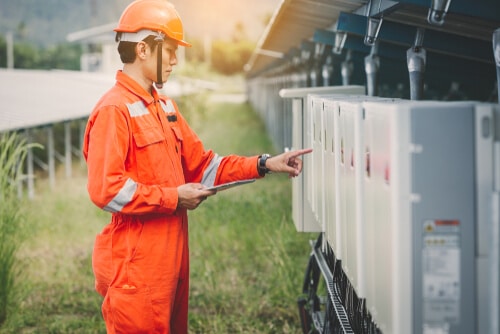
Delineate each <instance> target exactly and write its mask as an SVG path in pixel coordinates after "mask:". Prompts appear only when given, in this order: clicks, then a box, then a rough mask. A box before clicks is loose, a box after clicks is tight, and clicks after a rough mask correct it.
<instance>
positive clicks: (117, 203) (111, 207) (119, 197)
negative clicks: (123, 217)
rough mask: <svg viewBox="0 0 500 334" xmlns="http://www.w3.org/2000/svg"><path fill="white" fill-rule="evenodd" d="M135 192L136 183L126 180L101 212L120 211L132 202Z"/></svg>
mask: <svg viewBox="0 0 500 334" xmlns="http://www.w3.org/2000/svg"><path fill="white" fill-rule="evenodd" d="M136 190H137V183H136V182H135V181H134V180H132V179H128V180H127V181H126V182H125V184H124V185H123V187H122V188H121V189H120V191H119V192H118V194H116V196H115V197H114V198H113V199H112V200H111V202H109V203H108V204H107V205H106V206H105V207H104V208H103V210H106V211H109V212H119V211H121V210H122V209H123V207H124V206H125V205H127V203H129V202H130V201H131V200H132V197H133V196H134V194H135V191H136Z"/></svg>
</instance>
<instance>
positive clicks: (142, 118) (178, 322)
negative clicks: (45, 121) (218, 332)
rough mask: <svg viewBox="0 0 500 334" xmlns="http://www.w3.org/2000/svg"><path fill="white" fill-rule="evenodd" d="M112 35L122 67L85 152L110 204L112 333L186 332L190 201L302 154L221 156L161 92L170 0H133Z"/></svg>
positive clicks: (101, 267) (170, 53) (177, 39)
mask: <svg viewBox="0 0 500 334" xmlns="http://www.w3.org/2000/svg"><path fill="white" fill-rule="evenodd" d="M115 31H116V32H117V36H116V39H117V41H118V42H119V44H118V51H119V53H120V57H121V60H122V62H123V63H124V65H123V69H122V70H121V71H118V72H117V75H116V84H115V86H114V87H112V88H111V89H110V90H109V91H108V92H107V93H106V94H105V95H104V96H103V97H102V98H101V99H100V101H99V102H98V103H97V105H96V107H95V109H94V111H93V112H92V114H91V115H90V118H89V120H88V124H87V128H86V131H85V140H84V147H83V154H84V156H85V159H86V161H87V166H88V191H89V195H90V198H91V200H92V201H93V202H94V203H95V204H96V205H97V206H98V207H100V208H102V209H104V210H106V211H109V212H111V213H112V218H111V222H110V224H108V225H107V226H106V227H105V228H104V229H103V231H102V232H101V233H100V234H99V235H97V237H96V241H95V246H94V253H93V269H94V275H95V284H96V290H97V291H98V292H99V293H100V294H101V295H102V296H103V297H104V301H103V305H102V313H103V317H104V320H105V322H106V329H107V332H108V333H175V334H184V333H187V313H188V290H189V254H188V226H187V210H192V209H195V208H197V207H198V206H199V205H200V203H201V202H202V201H203V200H205V199H206V198H207V197H208V196H211V195H214V194H215V191H213V190H208V187H209V186H212V185H217V184H222V183H226V182H231V181H236V180H245V179H252V178H260V177H263V176H264V175H265V174H266V173H267V172H269V171H272V172H284V173H288V174H289V175H290V176H291V177H294V176H297V175H298V174H299V173H300V172H301V169H302V161H301V160H300V159H299V158H298V156H300V155H302V154H305V153H309V152H311V150H299V151H294V152H287V153H283V154H280V155H278V156H275V157H270V156H269V155H261V156H259V157H257V156H254V157H242V156H236V155H230V156H226V157H221V156H218V155H217V154H215V153H214V152H213V151H211V150H205V149H204V147H203V144H202V143H201V141H200V139H199V138H198V137H197V135H196V134H195V133H194V132H193V131H192V130H191V128H190V127H189V126H188V124H187V123H186V121H185V119H184V118H183V116H182V114H181V113H179V111H178V108H177V106H176V104H175V102H174V101H173V100H171V99H170V98H168V97H166V96H161V95H159V94H158V92H157V90H156V89H155V87H154V86H153V83H155V85H156V87H161V86H162V84H163V83H164V82H166V81H167V79H168V77H169V75H170V73H171V71H172V68H173V66H174V65H176V64H177V57H176V50H177V47H178V46H179V45H180V46H190V44H189V43H188V42H186V41H184V39H183V38H184V37H183V27H182V22H181V20H180V18H179V16H178V14H177V12H176V10H175V9H174V7H173V6H172V5H171V4H170V3H169V2H167V1H166V0H137V1H134V2H133V3H131V4H130V5H129V6H128V7H127V8H126V9H125V11H124V12H123V14H122V16H121V18H120V21H119V24H118V27H117V28H116V29H115Z"/></svg>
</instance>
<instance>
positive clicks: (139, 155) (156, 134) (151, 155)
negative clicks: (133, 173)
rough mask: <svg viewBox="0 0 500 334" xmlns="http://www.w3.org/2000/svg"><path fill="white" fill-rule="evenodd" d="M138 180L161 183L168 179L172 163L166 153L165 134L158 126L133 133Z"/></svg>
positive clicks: (146, 182) (147, 182)
mask: <svg viewBox="0 0 500 334" xmlns="http://www.w3.org/2000/svg"><path fill="white" fill-rule="evenodd" d="M133 137H134V142H135V146H136V152H135V153H136V154H135V158H136V167H137V176H138V178H139V180H138V181H139V182H141V183H144V184H161V183H164V182H166V181H167V180H168V174H169V173H168V170H169V166H171V165H172V163H171V162H170V161H169V160H170V159H169V158H168V154H167V143H166V140H165V135H164V134H163V131H162V130H161V129H160V128H159V127H151V128H147V129H142V130H140V131H138V132H135V133H134V134H133Z"/></svg>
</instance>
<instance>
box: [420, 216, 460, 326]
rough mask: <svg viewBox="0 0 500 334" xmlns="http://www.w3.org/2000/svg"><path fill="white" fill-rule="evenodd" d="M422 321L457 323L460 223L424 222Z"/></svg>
mask: <svg viewBox="0 0 500 334" xmlns="http://www.w3.org/2000/svg"><path fill="white" fill-rule="evenodd" d="M423 243H424V244H423V247H422V274H423V280H422V281H423V300H424V303H423V304H424V305H423V307H424V323H436V322H438V323H458V322H459V317H460V223H459V222H458V221H456V220H427V221H425V222H424V224H423Z"/></svg>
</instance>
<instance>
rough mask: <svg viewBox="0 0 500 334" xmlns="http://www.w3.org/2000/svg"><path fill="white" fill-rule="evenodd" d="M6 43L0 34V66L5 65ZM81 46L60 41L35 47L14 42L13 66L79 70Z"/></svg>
mask: <svg viewBox="0 0 500 334" xmlns="http://www.w3.org/2000/svg"><path fill="white" fill-rule="evenodd" d="M6 54H7V44H6V41H5V39H4V38H2V37H1V36H0V67H7V57H6ZM81 54H82V50H81V46H80V45H78V44H70V43H61V44H58V45H56V46H49V47H39V46H38V47H37V46H35V45H32V44H28V43H26V42H20V43H14V68H22V69H64V70H79V69H80V56H81Z"/></svg>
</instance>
